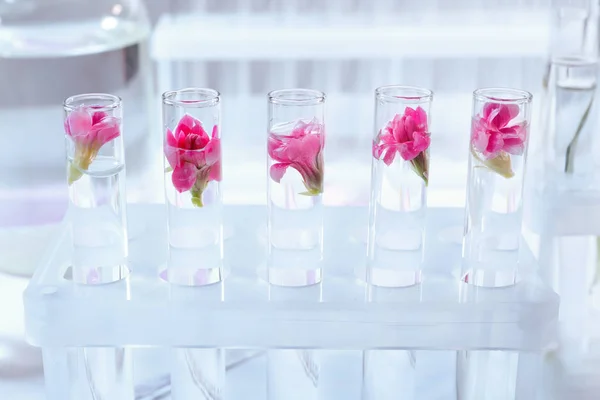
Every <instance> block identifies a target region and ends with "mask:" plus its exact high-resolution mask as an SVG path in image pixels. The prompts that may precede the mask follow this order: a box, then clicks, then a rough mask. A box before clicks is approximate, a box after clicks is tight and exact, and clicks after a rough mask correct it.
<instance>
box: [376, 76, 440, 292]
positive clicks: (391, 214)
mask: <svg viewBox="0 0 600 400" xmlns="http://www.w3.org/2000/svg"><path fill="white" fill-rule="evenodd" d="M432 100H433V93H432V92H431V91H430V90H428V89H423V88H417V87H410V86H383V87H380V88H378V89H377V90H376V91H375V127H374V136H373V143H372V155H373V160H372V166H371V199H370V207H369V236H368V246H367V259H368V266H367V274H366V280H367V282H368V283H370V284H372V285H375V286H386V287H401V286H410V285H414V284H416V283H419V282H420V281H421V267H422V262H423V250H424V249H423V239H424V234H425V217H426V211H427V185H428V182H429V146H430V142H431V138H430V136H431V132H430V130H429V126H430V122H431V120H430V111H431V102H432Z"/></svg>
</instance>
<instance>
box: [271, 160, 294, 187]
mask: <svg viewBox="0 0 600 400" xmlns="http://www.w3.org/2000/svg"><path fill="white" fill-rule="evenodd" d="M289 166H290V164H287V163H277V164H273V165H271V168H269V175H271V179H273V180H274V181H275V182H277V183H279V182H281V178H283V175H285V171H286V170H287V169H288V167H289Z"/></svg>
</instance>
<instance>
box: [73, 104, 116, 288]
mask: <svg viewBox="0 0 600 400" xmlns="http://www.w3.org/2000/svg"><path fill="white" fill-rule="evenodd" d="M64 112H65V113H64V114H65V122H64V127H65V143H66V148H67V181H68V185H69V216H70V218H69V221H70V223H71V228H72V237H73V259H72V263H73V280H74V281H75V282H77V283H85V284H101V283H111V282H115V281H118V280H121V279H123V278H125V277H126V276H127V274H128V269H127V254H128V248H127V215H126V193H125V155H124V153H123V134H122V109H121V99H120V98H119V97H117V96H113V95H110V94H82V95H77V96H73V97H69V98H68V99H66V100H65V102H64Z"/></svg>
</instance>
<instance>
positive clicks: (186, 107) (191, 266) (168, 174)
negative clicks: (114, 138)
mask: <svg viewBox="0 0 600 400" xmlns="http://www.w3.org/2000/svg"><path fill="white" fill-rule="evenodd" d="M163 133H164V134H163V136H164V155H165V157H164V160H165V163H164V165H165V194H166V202H167V209H168V241H169V255H168V259H167V276H168V280H169V282H171V283H176V284H181V285H190V286H203V285H210V284H213V283H217V282H220V281H222V279H223V222H222V207H223V201H222V193H221V184H220V183H221V165H222V162H221V159H222V157H221V103H220V95H219V92H217V91H216V90H212V89H201V88H189V89H182V90H176V91H170V92H166V93H164V94H163Z"/></svg>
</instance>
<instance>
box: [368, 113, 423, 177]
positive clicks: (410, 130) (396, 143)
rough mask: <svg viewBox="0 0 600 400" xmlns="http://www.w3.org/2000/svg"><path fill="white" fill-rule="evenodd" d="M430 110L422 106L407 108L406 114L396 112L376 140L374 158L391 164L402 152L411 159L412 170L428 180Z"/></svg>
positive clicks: (403, 156)
mask: <svg viewBox="0 0 600 400" xmlns="http://www.w3.org/2000/svg"><path fill="white" fill-rule="evenodd" d="M429 136H430V133H429V131H428V126H427V113H426V112H425V110H423V108H421V107H417V108H416V110H415V109H412V108H411V107H406V109H405V110H404V114H403V115H400V114H396V115H395V116H394V118H393V119H392V120H391V121H389V122H388V123H387V125H386V126H385V128H383V130H380V131H379V134H378V135H377V137H376V138H375V140H374V141H373V157H375V158H376V159H377V160H383V162H384V163H385V164H386V165H391V164H392V163H393V162H394V159H395V158H396V154H397V153H399V154H400V157H402V159H404V160H405V161H410V163H411V166H412V168H413V170H414V171H415V172H416V173H417V175H419V176H420V177H421V178H422V179H423V180H424V181H425V184H427V183H428V180H429V178H428V170H429V161H428V155H427V149H429V145H430V143H431V138H430V137H429Z"/></svg>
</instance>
